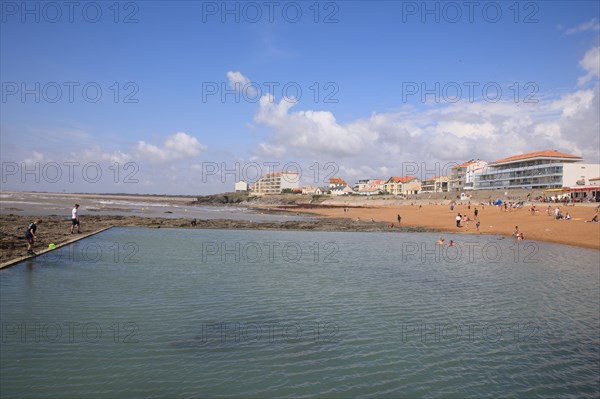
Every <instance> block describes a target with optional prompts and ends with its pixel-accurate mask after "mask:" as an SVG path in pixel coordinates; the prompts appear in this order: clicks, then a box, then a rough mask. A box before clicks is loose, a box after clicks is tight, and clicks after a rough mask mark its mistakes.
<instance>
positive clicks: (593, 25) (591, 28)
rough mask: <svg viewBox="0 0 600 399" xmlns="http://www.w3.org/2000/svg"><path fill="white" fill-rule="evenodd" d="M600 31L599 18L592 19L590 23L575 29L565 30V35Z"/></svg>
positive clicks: (584, 23)
mask: <svg viewBox="0 0 600 399" xmlns="http://www.w3.org/2000/svg"><path fill="white" fill-rule="evenodd" d="M598 31H600V23H598V18H592V19H591V20H589V21H588V22H583V23H581V24H579V25H577V26H575V27H573V28H569V29H567V30H565V35H572V34H574V33H580V32H598Z"/></svg>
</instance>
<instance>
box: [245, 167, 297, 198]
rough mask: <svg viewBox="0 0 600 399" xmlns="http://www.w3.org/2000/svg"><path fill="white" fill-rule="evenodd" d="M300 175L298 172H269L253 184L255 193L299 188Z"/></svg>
mask: <svg viewBox="0 0 600 399" xmlns="http://www.w3.org/2000/svg"><path fill="white" fill-rule="evenodd" d="M299 180H300V176H299V174H298V173H296V172H273V173H267V174H266V175H264V176H262V177H261V178H260V179H258V180H257V181H256V182H255V183H254V185H253V186H252V191H253V194H256V195H267V194H281V192H282V191H283V190H284V189H287V188H289V189H295V188H298V181H299Z"/></svg>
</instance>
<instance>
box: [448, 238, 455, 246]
mask: <svg viewBox="0 0 600 399" xmlns="http://www.w3.org/2000/svg"><path fill="white" fill-rule="evenodd" d="M448 246H449V247H455V246H456V243H455V242H454V241H452V240H450V242H449V243H448Z"/></svg>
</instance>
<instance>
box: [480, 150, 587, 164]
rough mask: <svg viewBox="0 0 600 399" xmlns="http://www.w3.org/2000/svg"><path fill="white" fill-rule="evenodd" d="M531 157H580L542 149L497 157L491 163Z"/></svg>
mask: <svg viewBox="0 0 600 399" xmlns="http://www.w3.org/2000/svg"><path fill="white" fill-rule="evenodd" d="M533 158H568V159H582V158H581V157H578V156H577V155H571V154H566V153H564V152H558V151H555V150H543V151H536V152H528V153H527V154H520V155H513V156H512V157H508V158H503V159H499V160H497V161H494V162H491V163H490V165H492V164H498V163H506V162H514V161H522V160H525V159H533Z"/></svg>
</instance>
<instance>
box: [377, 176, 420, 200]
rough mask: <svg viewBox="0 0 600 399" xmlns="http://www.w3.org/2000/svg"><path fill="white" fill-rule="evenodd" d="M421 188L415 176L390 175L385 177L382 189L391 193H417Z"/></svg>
mask: <svg viewBox="0 0 600 399" xmlns="http://www.w3.org/2000/svg"><path fill="white" fill-rule="evenodd" d="M420 190H421V181H420V180H419V179H417V178H416V177H415V176H403V177H398V176H392V177H390V178H389V179H387V180H386V181H385V183H384V186H383V191H384V192H386V193H388V194H392V195H404V196H406V195H409V194H418V193H419V191H420Z"/></svg>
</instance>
